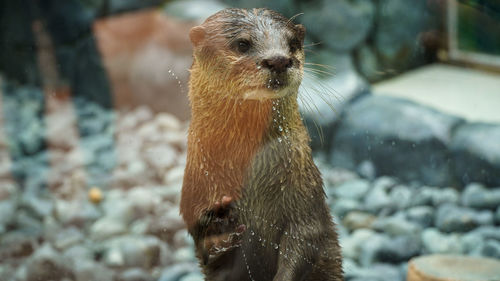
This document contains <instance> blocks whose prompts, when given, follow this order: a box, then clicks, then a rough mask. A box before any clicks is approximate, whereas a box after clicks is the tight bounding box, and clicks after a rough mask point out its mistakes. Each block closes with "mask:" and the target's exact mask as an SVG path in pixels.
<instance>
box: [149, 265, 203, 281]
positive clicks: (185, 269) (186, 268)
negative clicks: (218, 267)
mask: <svg viewBox="0 0 500 281" xmlns="http://www.w3.org/2000/svg"><path fill="white" fill-rule="evenodd" d="M196 271H199V269H198V265H197V264H196V263H176V264H174V265H172V266H169V267H167V268H166V269H164V270H163V271H162V273H161V276H160V279H158V281H177V280H179V279H180V278H181V277H182V276H184V275H187V274H189V273H190V272H196Z"/></svg>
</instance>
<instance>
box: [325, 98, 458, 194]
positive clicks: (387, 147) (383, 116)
mask: <svg viewBox="0 0 500 281" xmlns="http://www.w3.org/2000/svg"><path fill="white" fill-rule="evenodd" d="M461 122H462V120H461V119H460V118H457V117H454V116H450V115H446V114H443V113H440V112H437V111H435V110H432V109H430V108H427V107H424V106H421V105H418V104H415V103H413V102H410V101H406V100H403V99H398V98H391V97H384V96H373V95H367V96H365V97H362V98H360V99H359V100H358V101H356V102H354V103H353V104H352V105H350V106H349V108H347V109H346V110H345V112H344V115H343V117H342V119H341V121H340V124H339V127H338V129H337V130H336V132H335V135H334V138H333V144H332V145H333V146H332V148H331V162H332V164H333V165H336V166H341V167H344V168H348V169H356V168H358V167H359V165H360V164H362V163H366V162H371V163H373V164H374V167H376V168H375V169H376V170H375V173H376V175H391V176H395V177H398V178H400V179H402V180H403V181H415V182H420V183H423V184H429V185H434V186H447V185H452V184H453V183H454V182H453V177H452V172H451V169H452V167H451V161H450V158H449V151H448V144H449V142H450V138H451V132H452V130H453V128H455V127H456V126H457V125H459V124H460V123H461Z"/></svg>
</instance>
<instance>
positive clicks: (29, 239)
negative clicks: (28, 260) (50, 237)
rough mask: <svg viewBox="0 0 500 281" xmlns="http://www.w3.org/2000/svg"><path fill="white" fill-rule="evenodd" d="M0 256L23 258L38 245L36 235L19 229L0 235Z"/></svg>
mask: <svg viewBox="0 0 500 281" xmlns="http://www.w3.org/2000/svg"><path fill="white" fill-rule="evenodd" d="M1 238H2V239H0V257H2V258H25V257H28V256H30V255H31V254H32V253H33V251H34V250H35V249H36V247H37V246H38V237H36V236H34V235H32V234H29V233H26V232H21V231H18V230H17V231H9V232H7V233H5V234H3V235H2V236H1Z"/></svg>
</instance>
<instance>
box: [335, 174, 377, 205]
mask: <svg viewBox="0 0 500 281" xmlns="http://www.w3.org/2000/svg"><path fill="white" fill-rule="evenodd" d="M369 189H370V183H369V182H368V181H367V180H364V179H354V180H349V181H346V182H344V183H342V184H340V185H339V186H336V187H334V188H332V189H331V193H332V194H333V195H334V196H337V197H340V198H348V199H354V200H359V199H361V198H363V197H364V195H365V194H366V192H368V190H369Z"/></svg>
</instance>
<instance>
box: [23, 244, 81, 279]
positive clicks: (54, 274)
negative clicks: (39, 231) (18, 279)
mask: <svg viewBox="0 0 500 281" xmlns="http://www.w3.org/2000/svg"><path fill="white" fill-rule="evenodd" d="M72 274H73V273H72V272H71V270H70V269H69V265H68V264H67V262H66V261H65V260H64V259H63V258H62V257H61V255H60V254H59V253H58V252H56V251H55V250H54V249H53V248H52V247H51V246H50V245H49V244H44V245H43V246H42V247H40V248H39V249H38V250H36V252H35V253H34V254H33V256H31V257H30V258H29V259H28V261H27V268H26V276H27V278H26V280H28V281H38V280H64V278H71V276H72Z"/></svg>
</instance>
